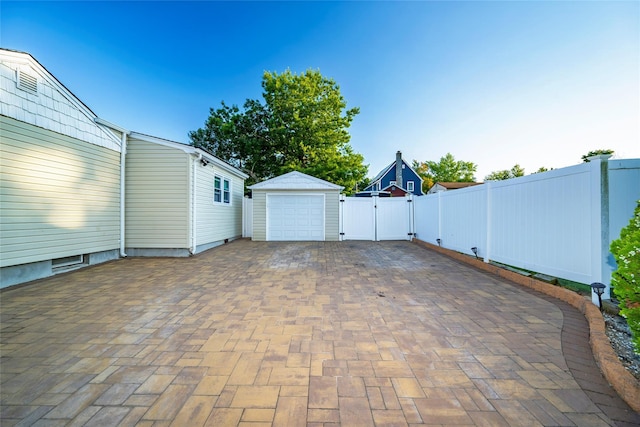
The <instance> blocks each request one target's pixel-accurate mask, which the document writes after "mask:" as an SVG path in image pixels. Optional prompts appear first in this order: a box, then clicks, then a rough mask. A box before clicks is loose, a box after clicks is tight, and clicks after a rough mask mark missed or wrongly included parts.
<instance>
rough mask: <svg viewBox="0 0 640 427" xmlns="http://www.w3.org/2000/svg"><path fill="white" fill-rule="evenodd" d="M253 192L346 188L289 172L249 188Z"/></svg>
mask: <svg viewBox="0 0 640 427" xmlns="http://www.w3.org/2000/svg"><path fill="white" fill-rule="evenodd" d="M249 188H250V189H251V190H342V189H343V188H344V187H341V186H340V185H336V184H332V183H330V182H328V181H325V180H323V179H319V178H315V177H313V176H311V175H307V174H304V173H302V172H297V171H294V172H289V173H286V174H284V175H280V176H277V177H275V178H271V179H268V180H266V181H262V182H259V183H257V184H254V185H252V186H250V187H249Z"/></svg>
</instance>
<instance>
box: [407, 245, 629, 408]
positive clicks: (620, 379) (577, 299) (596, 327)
mask: <svg viewBox="0 0 640 427" xmlns="http://www.w3.org/2000/svg"><path fill="white" fill-rule="evenodd" d="M414 243H416V244H418V245H420V246H423V247H425V248H427V249H430V250H433V251H435V252H438V253H441V254H443V255H446V256H448V257H451V258H453V259H455V260H458V261H461V262H463V263H465V264H469V265H471V266H473V267H476V268H478V269H480V270H484V271H486V272H489V273H491V274H495V275H497V276H500V277H502V278H504V279H507V280H509V281H511V282H514V283H517V284H518V285H522V286H526V287H528V288H531V289H534V290H536V291H538V292H542V293H544V294H547V295H550V296H552V297H555V298H558V299H559V300H562V301H564V302H566V303H568V304H570V305H572V306H573V307H575V308H577V309H578V310H579V311H580V312H581V313H582V314H583V315H584V317H585V318H586V319H587V322H588V323H589V337H590V344H591V350H592V351H593V357H594V359H595V360H596V363H597V364H598V366H599V367H600V370H601V371H602V373H603V375H604V377H605V378H606V379H607V381H608V382H609V384H611V386H612V387H613V388H614V389H615V390H616V392H617V393H618V394H619V395H620V397H621V398H622V400H624V401H625V402H627V404H628V405H629V406H630V407H631V408H632V409H633V410H634V411H636V412H640V381H638V380H637V379H636V378H635V377H634V376H633V375H631V373H630V372H629V371H627V370H626V369H625V368H624V366H623V365H622V363H621V362H620V360H619V359H618V356H617V355H616V353H615V351H614V350H613V348H611V343H610V342H609V338H608V337H607V334H606V332H605V324H604V319H603V317H602V314H601V313H600V310H599V309H598V307H596V306H595V305H594V304H592V303H591V300H590V299H588V298H586V297H583V296H581V295H579V294H577V293H575V292H573V291H570V290H569V289H565V288H562V287H560V286H555V285H551V284H549V283H546V282H543V281H540V280H537V279H534V278H533V277H527V276H523V275H521V274H518V273H515V272H513V271H509V270H505V269H504V268H500V267H498V266H495V265H492V264H488V263H485V262H484V261H482V260H478V259H475V258H472V257H470V256H469V255H465V254H461V253H459V252H456V251H452V250H449V249H444V248H441V247H439V246H436V245H432V244H431V243H427V242H424V241H422V240H418V239H415V240H414Z"/></svg>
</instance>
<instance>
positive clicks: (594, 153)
mask: <svg viewBox="0 0 640 427" xmlns="http://www.w3.org/2000/svg"><path fill="white" fill-rule="evenodd" d="M613 153H614V151H613V150H610V149H606V150H604V149H600V150H592V151H589V152H588V153H587V154H585V155H584V156H582V161H583V162H584V163H589V157H592V156H599V155H601V154H613Z"/></svg>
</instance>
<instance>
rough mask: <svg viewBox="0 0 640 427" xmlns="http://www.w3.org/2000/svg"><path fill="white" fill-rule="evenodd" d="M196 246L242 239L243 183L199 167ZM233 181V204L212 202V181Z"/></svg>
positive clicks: (222, 173)
mask: <svg viewBox="0 0 640 427" xmlns="http://www.w3.org/2000/svg"><path fill="white" fill-rule="evenodd" d="M196 168H197V169H196V172H197V177H196V183H197V191H196V198H197V202H196V225H197V228H196V246H200V245H205V244H207V243H212V242H219V241H221V240H224V239H232V238H235V237H240V236H242V198H243V196H244V180H243V179H241V178H238V177H236V176H233V175H231V174H228V173H227V172H225V171H222V170H221V169H219V168H218V167H216V166H214V165H212V164H209V165H208V166H206V167H203V166H201V165H200V163H199V162H197V163H196ZM214 175H219V176H220V177H222V178H226V179H229V180H230V181H231V204H230V205H227V204H222V203H214V202H213V178H214Z"/></svg>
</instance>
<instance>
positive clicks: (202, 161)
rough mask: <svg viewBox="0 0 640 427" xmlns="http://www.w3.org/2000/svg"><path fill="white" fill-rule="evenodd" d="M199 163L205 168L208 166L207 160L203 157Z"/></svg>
mask: <svg viewBox="0 0 640 427" xmlns="http://www.w3.org/2000/svg"><path fill="white" fill-rule="evenodd" d="M200 163H201V164H202V166H207V165H208V164H209V160H207V159H205V158H204V157H203V158H202V159H200Z"/></svg>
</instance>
